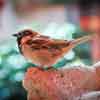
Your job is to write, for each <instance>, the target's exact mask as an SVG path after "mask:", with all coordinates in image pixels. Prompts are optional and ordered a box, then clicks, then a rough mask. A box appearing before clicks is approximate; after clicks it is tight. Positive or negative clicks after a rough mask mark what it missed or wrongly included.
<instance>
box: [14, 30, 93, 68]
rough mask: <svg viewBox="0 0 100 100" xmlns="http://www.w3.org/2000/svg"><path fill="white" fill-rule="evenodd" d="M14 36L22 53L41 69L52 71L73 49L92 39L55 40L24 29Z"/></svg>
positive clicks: (87, 36) (90, 37)
mask: <svg viewBox="0 0 100 100" xmlns="http://www.w3.org/2000/svg"><path fill="white" fill-rule="evenodd" d="M13 36H15V37H17V44H18V48H19V51H20V53H21V54H22V55H23V56H24V57H25V58H26V59H27V60H29V61H31V62H32V63H33V64H35V65H37V66H38V68H40V69H46V68H47V69H52V68H53V65H54V64H55V63H57V62H58V61H59V60H60V59H61V58H62V57H63V56H64V55H65V54H67V53H68V52H69V51H70V50H71V49H73V48H74V47H76V46H77V45H78V44H80V43H84V42H86V41H88V40H91V39H92V35H91V34H90V35H86V36H83V37H79V38H77V39H74V40H69V41H68V40H62V39H53V38H51V37H49V36H45V35H42V34H40V33H38V32H36V31H33V30H31V29H24V30H22V31H20V32H17V33H15V34H13Z"/></svg>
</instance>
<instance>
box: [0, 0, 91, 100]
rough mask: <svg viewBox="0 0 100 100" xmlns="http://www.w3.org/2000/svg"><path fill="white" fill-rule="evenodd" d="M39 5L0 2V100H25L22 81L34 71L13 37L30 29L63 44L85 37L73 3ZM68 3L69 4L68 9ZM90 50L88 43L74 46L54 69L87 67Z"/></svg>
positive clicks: (60, 0)
mask: <svg viewBox="0 0 100 100" xmlns="http://www.w3.org/2000/svg"><path fill="white" fill-rule="evenodd" d="M41 1H42V0H0V7H1V8H0V22H1V23H0V29H1V32H0V39H1V41H0V100H26V96H27V95H26V91H25V90H24V88H23V87H22V80H23V78H24V74H25V72H26V70H27V68H29V67H30V66H33V67H35V65H34V64H31V63H30V62H28V61H26V59H25V58H24V57H23V56H22V55H20V53H19V50H18V47H17V43H16V39H15V38H13V37H12V36H11V35H12V34H13V33H16V32H18V31H20V30H23V29H25V28H31V29H33V30H35V31H37V32H41V34H44V35H48V36H51V37H52V38H57V39H67V40H72V39H75V38H78V37H81V36H83V35H86V34H88V33H86V32H84V31H83V30H81V29H80V26H79V15H78V14H79V10H78V9H77V7H76V2H73V1H72V0H48V1H46V0H43V1H42V2H41ZM69 2H70V3H72V4H71V5H69ZM49 3H50V5H48V4H49ZM67 3H68V4H67ZM42 4H43V5H42ZM44 4H45V5H46V6H44ZM54 4H57V5H54ZM90 48H91V47H90V43H89V42H88V43H84V44H81V45H78V46H77V47H76V48H74V49H73V50H72V51H70V52H69V53H68V54H67V55H65V56H64V58H62V59H61V61H59V62H58V63H57V64H55V65H54V67H63V66H64V67H66V66H67V65H77V64H78V65H80V64H83V63H84V64H87V65H91V64H92V60H91V52H90Z"/></svg>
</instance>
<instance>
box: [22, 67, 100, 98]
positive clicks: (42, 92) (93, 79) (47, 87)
mask: <svg viewBox="0 0 100 100" xmlns="http://www.w3.org/2000/svg"><path fill="white" fill-rule="evenodd" d="M97 72H98V73H99V72H100V68H99V70H98V69H96V70H94V71H93V70H88V69H85V68H77V69H76V68H75V69H74V68H73V69H60V70H45V71H43V70H40V69H38V68H33V67H31V68H29V69H28V70H27V72H26V74H25V78H24V80H23V86H24V88H25V89H26V91H27V93H28V100H76V99H75V98H76V97H78V96H81V95H82V94H84V93H87V92H91V91H96V90H99V87H100V84H99V83H100V81H99V75H100V74H97ZM82 100H83V99H82Z"/></svg>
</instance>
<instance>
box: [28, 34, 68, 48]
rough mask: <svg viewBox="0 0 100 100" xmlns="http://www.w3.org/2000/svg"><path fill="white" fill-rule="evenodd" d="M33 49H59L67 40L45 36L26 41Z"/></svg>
mask: <svg viewBox="0 0 100 100" xmlns="http://www.w3.org/2000/svg"><path fill="white" fill-rule="evenodd" d="M27 44H28V45H30V47H31V48H33V49H40V48H48V49H61V48H63V47H65V46H67V45H69V42H68V41H67V40H59V39H51V38H49V37H47V36H42V35H41V36H38V37H36V38H33V39H31V40H29V41H27Z"/></svg>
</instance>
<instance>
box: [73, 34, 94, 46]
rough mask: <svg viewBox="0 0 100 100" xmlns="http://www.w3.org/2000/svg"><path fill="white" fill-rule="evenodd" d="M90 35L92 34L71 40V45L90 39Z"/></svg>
mask: <svg viewBox="0 0 100 100" xmlns="http://www.w3.org/2000/svg"><path fill="white" fill-rule="evenodd" d="M92 37H93V34H92V35H87V36H83V37H80V38H78V39H75V40H73V41H72V42H71V43H72V45H73V46H77V45H78V44H81V43H84V42H87V41H89V40H91V39H92Z"/></svg>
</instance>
